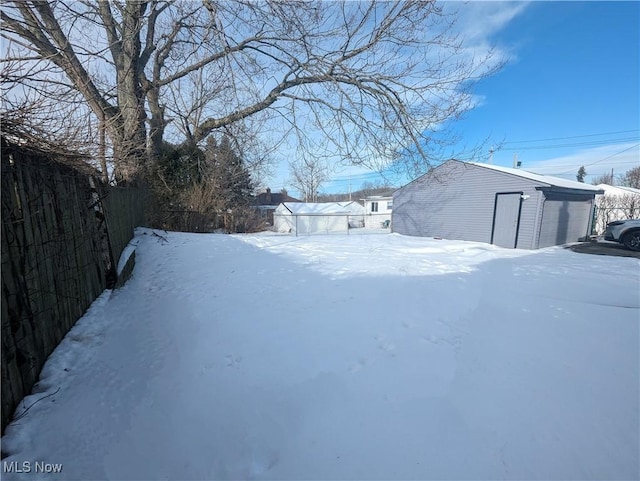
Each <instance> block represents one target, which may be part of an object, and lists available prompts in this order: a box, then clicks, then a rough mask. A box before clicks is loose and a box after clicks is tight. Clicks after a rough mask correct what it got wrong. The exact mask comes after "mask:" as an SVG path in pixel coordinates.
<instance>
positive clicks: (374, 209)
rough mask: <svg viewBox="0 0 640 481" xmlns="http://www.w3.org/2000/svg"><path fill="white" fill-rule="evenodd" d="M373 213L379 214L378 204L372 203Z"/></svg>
mask: <svg viewBox="0 0 640 481" xmlns="http://www.w3.org/2000/svg"><path fill="white" fill-rule="evenodd" d="M371 212H378V203H377V202H371Z"/></svg>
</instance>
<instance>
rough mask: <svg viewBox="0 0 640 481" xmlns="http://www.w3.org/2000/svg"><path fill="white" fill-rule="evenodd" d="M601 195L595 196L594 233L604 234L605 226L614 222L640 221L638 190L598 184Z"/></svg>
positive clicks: (639, 190)
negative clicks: (601, 191)
mask: <svg viewBox="0 0 640 481" xmlns="http://www.w3.org/2000/svg"><path fill="white" fill-rule="evenodd" d="M596 187H598V188H599V189H601V190H603V191H604V193H603V194H598V195H597V196H596V211H595V214H594V224H595V225H594V232H595V233H596V234H598V235H602V234H604V231H605V229H606V228H607V224H608V223H609V222H613V221H614V220H626V219H640V189H634V188H633V187H625V186H614V185H608V184H598V185H597V186H596Z"/></svg>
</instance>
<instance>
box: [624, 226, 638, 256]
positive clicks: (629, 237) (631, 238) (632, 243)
mask: <svg viewBox="0 0 640 481" xmlns="http://www.w3.org/2000/svg"><path fill="white" fill-rule="evenodd" d="M622 243H623V244H624V245H625V246H626V247H627V249H631V250H632V251H640V229H635V230H632V231H631V232H627V233H626V234H625V235H624V237H623V238H622Z"/></svg>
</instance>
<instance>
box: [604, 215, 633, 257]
mask: <svg viewBox="0 0 640 481" xmlns="http://www.w3.org/2000/svg"><path fill="white" fill-rule="evenodd" d="M604 240H608V241H614V242H620V243H621V244H624V245H625V247H627V248H628V249H631V250H632V251H640V219H629V220H615V221H613V222H609V223H608V224H607V229H606V230H605V231H604Z"/></svg>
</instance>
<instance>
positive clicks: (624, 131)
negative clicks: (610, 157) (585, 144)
mask: <svg viewBox="0 0 640 481" xmlns="http://www.w3.org/2000/svg"><path fill="white" fill-rule="evenodd" d="M629 132H640V129H632V130H618V131H616V132H602V133H600V134H586V135H572V136H570V137H553V138H550V139H536V140H509V141H507V142H504V144H505V145H506V144H524V143H529V142H549V141H552V140H567V139H582V138H585V137H598V136H602V135H614V134H627V133H629Z"/></svg>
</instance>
